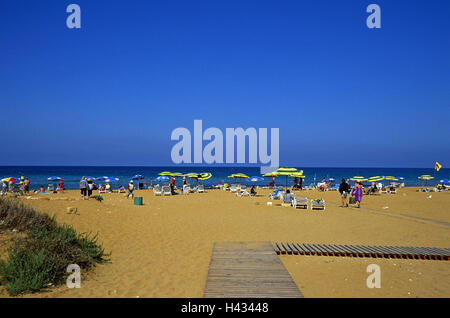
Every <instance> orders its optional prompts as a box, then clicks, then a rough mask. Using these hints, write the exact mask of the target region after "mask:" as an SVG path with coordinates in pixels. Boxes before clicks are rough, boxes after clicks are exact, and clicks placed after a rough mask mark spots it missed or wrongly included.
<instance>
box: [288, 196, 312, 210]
mask: <svg viewBox="0 0 450 318" xmlns="http://www.w3.org/2000/svg"><path fill="white" fill-rule="evenodd" d="M292 206H293V207H294V209H296V208H304V209H308V198H297V197H295V198H294V200H292Z"/></svg>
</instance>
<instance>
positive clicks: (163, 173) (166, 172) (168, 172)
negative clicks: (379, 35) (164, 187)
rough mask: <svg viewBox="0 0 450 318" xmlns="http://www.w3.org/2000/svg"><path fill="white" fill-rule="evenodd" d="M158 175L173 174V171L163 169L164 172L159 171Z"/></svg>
mask: <svg viewBox="0 0 450 318" xmlns="http://www.w3.org/2000/svg"><path fill="white" fill-rule="evenodd" d="M158 175H159V176H171V175H172V172H170V171H163V172H160V173H158Z"/></svg>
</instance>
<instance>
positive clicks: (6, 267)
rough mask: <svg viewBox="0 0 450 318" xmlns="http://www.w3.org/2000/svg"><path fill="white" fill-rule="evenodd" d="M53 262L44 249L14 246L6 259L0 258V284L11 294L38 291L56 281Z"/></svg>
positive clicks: (56, 273) (56, 272)
mask: <svg viewBox="0 0 450 318" xmlns="http://www.w3.org/2000/svg"><path fill="white" fill-rule="evenodd" d="M56 266H57V264H55V263H54V262H53V261H52V259H51V257H49V255H48V254H47V251H46V250H45V249H41V250H38V251H33V250H25V249H23V248H15V249H12V250H10V253H9V257H8V259H7V260H6V261H1V260H0V284H1V285H4V286H5V287H6V290H7V291H8V292H9V293H10V295H12V296H16V295H19V294H21V293H24V292H27V291H31V292H34V291H38V290H40V289H42V288H43V287H46V286H49V285H50V284H52V283H56V282H57V281H58V277H57V275H59V276H61V274H60V273H58V271H57V270H56Z"/></svg>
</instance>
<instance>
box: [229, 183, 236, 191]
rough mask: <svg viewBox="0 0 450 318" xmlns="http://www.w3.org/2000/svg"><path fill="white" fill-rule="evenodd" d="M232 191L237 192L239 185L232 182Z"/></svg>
mask: <svg viewBox="0 0 450 318" xmlns="http://www.w3.org/2000/svg"><path fill="white" fill-rule="evenodd" d="M230 192H237V185H235V184H232V185H231V186H230Z"/></svg>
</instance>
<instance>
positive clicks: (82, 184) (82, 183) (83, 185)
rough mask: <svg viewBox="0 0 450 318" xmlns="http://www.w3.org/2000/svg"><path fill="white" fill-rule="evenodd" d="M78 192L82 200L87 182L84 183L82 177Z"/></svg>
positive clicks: (84, 178) (85, 192) (84, 179)
mask: <svg viewBox="0 0 450 318" xmlns="http://www.w3.org/2000/svg"><path fill="white" fill-rule="evenodd" d="M80 191H81V197H82V198H83V200H84V197H85V196H86V195H87V181H86V177H82V178H81V181H80Z"/></svg>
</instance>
